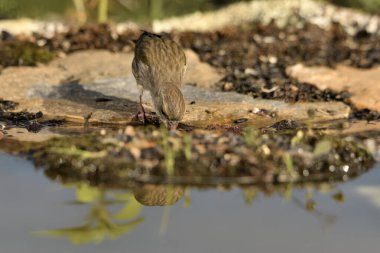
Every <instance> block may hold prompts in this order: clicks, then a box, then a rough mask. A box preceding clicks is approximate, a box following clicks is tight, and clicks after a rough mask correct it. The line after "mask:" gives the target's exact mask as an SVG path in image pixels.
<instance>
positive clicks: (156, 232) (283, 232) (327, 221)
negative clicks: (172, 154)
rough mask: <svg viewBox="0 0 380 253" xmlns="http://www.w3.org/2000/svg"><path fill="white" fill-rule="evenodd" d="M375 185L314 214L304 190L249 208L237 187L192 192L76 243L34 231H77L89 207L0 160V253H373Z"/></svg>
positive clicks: (19, 162)
mask: <svg viewBox="0 0 380 253" xmlns="http://www.w3.org/2000/svg"><path fill="white" fill-rule="evenodd" d="M377 167H378V168H380V166H379V165H378V166H377ZM379 182H380V170H379V169H373V170H371V171H369V172H368V173H366V174H364V175H362V176H361V177H360V178H358V179H356V180H353V181H350V182H346V183H344V184H341V185H339V186H338V187H337V189H335V190H334V191H337V190H338V191H342V192H343V193H344V195H345V198H346V201H345V202H344V203H342V204H338V203H336V202H334V200H333V199H332V198H331V193H328V194H322V193H317V194H315V195H314V200H315V201H316V203H317V207H316V210H315V211H314V212H308V211H306V210H305V209H304V208H303V205H302V204H300V203H299V202H297V199H298V200H299V201H301V202H303V201H304V195H305V190H298V191H295V192H294V195H293V200H285V199H283V198H281V197H280V196H278V195H274V196H272V197H265V196H263V194H259V195H258V197H257V198H256V199H254V201H253V203H252V205H247V204H246V203H245V202H244V199H243V197H242V191H241V190H239V189H235V190H232V191H226V192H221V191H217V190H196V189H192V190H191V195H190V196H191V203H190V206H189V207H187V208H185V207H184V204H185V202H184V200H183V199H182V200H180V201H179V202H177V203H176V204H175V205H174V206H172V207H143V208H142V209H141V213H139V214H137V217H140V218H143V219H144V220H143V221H142V222H141V223H138V224H137V225H136V226H135V227H134V229H133V230H131V231H130V232H129V233H126V234H122V235H121V236H120V237H119V238H118V239H116V240H110V239H105V240H104V241H102V242H101V243H99V244H95V243H88V244H85V245H74V244H72V243H71V242H70V241H69V240H68V239H67V238H52V237H47V236H46V235H45V236H44V235H41V234H36V231H41V230H47V229H55V228H67V227H73V226H79V225H82V224H84V222H85V218H86V215H87V214H88V211H89V210H90V209H91V204H85V205H78V204H74V203H73V200H75V189H74V188H73V187H69V186H65V187H63V186H62V185H60V184H58V183H56V182H52V181H50V180H49V179H47V178H46V177H45V176H44V175H43V173H41V171H36V170H35V169H34V167H33V165H32V164H31V163H29V162H28V161H25V160H23V159H20V158H15V157H12V156H8V155H4V154H0V200H1V205H0V245H1V246H0V253H24V252H25V253H44V252H56V253H60V252H62V253H63V252H64V253H70V252H83V253H85V252H91V253H96V252H114V253H118V252H153V251H154V252H157V253H159V252H166V253H167V252H218V253H220V252H263V253H265V252H268V253H272V252H282V253H286V252H289V253H293V252H308V253H313V252H318V253H319V252H334V253H339V252H345V253H347V252H377V251H378V246H379V236H380V210H379V209H380V186H379ZM118 193H120V192H118ZM107 194H109V193H107ZM93 204H94V203H93ZM95 206H96V204H95ZM121 206H122V205H121ZM109 209H110V210H111V211H117V210H120V206H118V205H116V206H112V207H110V208H109ZM166 218H168V222H166ZM133 219H135V218H133ZM165 227H166V229H165Z"/></svg>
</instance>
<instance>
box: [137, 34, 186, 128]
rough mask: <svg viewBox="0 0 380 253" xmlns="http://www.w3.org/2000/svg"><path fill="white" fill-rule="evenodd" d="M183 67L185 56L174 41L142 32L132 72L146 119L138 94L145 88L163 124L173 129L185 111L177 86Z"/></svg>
mask: <svg viewBox="0 0 380 253" xmlns="http://www.w3.org/2000/svg"><path fill="white" fill-rule="evenodd" d="M185 69H186V57H185V54H184V52H183V50H182V48H181V46H180V45H178V44H177V43H176V42H174V41H173V40H171V39H169V38H167V37H164V36H160V35H156V34H153V33H148V32H143V33H142V34H141V36H140V37H139V39H138V40H137V42H136V47H135V57H134V59H133V62H132V72H133V75H134V76H135V78H136V82H137V85H138V87H139V89H140V108H139V110H140V113H141V114H142V116H143V121H145V112H144V108H143V107H142V101H141V97H142V94H143V91H144V90H148V91H149V92H150V94H151V96H152V100H153V103H154V107H155V110H156V113H157V114H158V116H159V117H160V119H161V120H162V121H163V122H164V123H165V125H166V126H167V127H168V128H170V129H175V128H176V127H177V125H178V122H179V121H180V120H181V119H182V118H183V114H184V112H185V101H184V99H183V95H182V93H181V90H180V87H181V84H182V79H183V76H184V72H185Z"/></svg>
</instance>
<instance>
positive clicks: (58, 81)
mask: <svg viewBox="0 0 380 253" xmlns="http://www.w3.org/2000/svg"><path fill="white" fill-rule="evenodd" d="M191 53H192V52H187V54H188V55H190V57H188V60H190V62H189V64H188V65H189V67H188V68H189V71H188V73H187V79H186V81H187V82H189V83H195V84H197V86H196V87H195V86H191V85H184V86H183V89H182V90H183V94H184V97H185V99H186V104H187V105H186V113H185V116H184V119H183V123H185V124H188V125H193V126H199V127H205V126H209V125H215V124H234V122H239V123H240V122H244V124H250V125H255V126H257V127H261V126H267V125H269V124H273V123H274V122H276V121H279V120H282V119H293V120H305V119H308V117H309V116H308V111H310V110H313V111H314V112H315V118H314V120H315V121H324V120H333V119H340V118H346V117H347V116H348V114H349V111H350V108H349V107H348V106H346V105H345V104H343V103H339V102H331V103H322V102H321V103H296V104H288V103H284V102H282V101H273V100H258V99H253V98H252V97H250V96H247V95H241V94H237V93H234V92H219V91H215V90H212V89H211V88H212V87H213V85H211V84H214V83H215V82H216V81H217V80H219V79H218V78H219V74H218V73H217V72H216V71H215V70H214V69H213V68H212V67H210V66H208V65H207V64H205V63H200V62H199V60H198V59H197V58H195V57H192V56H191ZM132 58H133V53H132V52H129V53H127V52H126V53H110V52H107V51H89V52H80V53H75V54H72V55H69V56H67V57H66V58H63V59H57V60H55V61H53V62H52V63H51V64H49V65H42V66H39V67H34V68H32V67H18V68H8V69H5V70H4V71H3V73H2V74H1V75H0V83H1V89H2V90H1V93H0V94H1V97H2V98H3V99H8V100H14V101H17V102H19V103H20V105H19V107H18V108H17V109H18V110H20V109H21V110H28V111H31V112H36V111H42V112H43V113H44V115H45V116H46V117H48V118H64V119H67V120H68V121H73V122H84V118H85V117H86V116H87V115H89V114H92V116H91V118H90V120H89V122H93V123H105V124H125V123H130V122H132V121H133V116H134V115H135V113H136V111H137V101H138V90H137V87H136V82H135V79H134V77H133V75H132V74H131V65H130V62H131V60H132ZM199 73H202V74H201V75H200V74H199ZM144 103H145V106H146V108H147V109H148V111H149V110H153V108H152V106H151V100H150V95H149V94H148V93H146V94H145V95H144ZM269 115H272V117H271V116H269ZM273 115H276V116H275V117H273Z"/></svg>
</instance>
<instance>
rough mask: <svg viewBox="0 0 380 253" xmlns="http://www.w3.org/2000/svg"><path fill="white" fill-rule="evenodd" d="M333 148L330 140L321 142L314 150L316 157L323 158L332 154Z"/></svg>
mask: <svg viewBox="0 0 380 253" xmlns="http://www.w3.org/2000/svg"><path fill="white" fill-rule="evenodd" d="M331 148H332V146H331V141H330V140H326V139H325V140H320V141H319V142H318V143H317V145H315V148H314V155H315V156H321V155H325V154H327V153H329V152H330V150H331Z"/></svg>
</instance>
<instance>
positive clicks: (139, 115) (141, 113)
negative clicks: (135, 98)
mask: <svg viewBox="0 0 380 253" xmlns="http://www.w3.org/2000/svg"><path fill="white" fill-rule="evenodd" d="M138 87H139V91H140V96H139V99H140V100H139V105H138V111H137V113H136V116H135V117H136V118H137V119H138V120H141V121H142V123H143V124H145V123H146V122H147V120H146V115H145V110H144V106H143V105H142V96H143V92H144V89H143V87H142V86H141V85H139V86H138Z"/></svg>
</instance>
